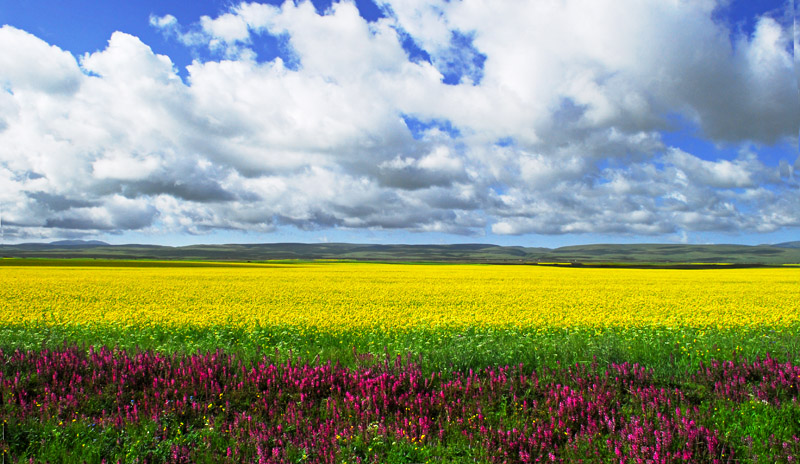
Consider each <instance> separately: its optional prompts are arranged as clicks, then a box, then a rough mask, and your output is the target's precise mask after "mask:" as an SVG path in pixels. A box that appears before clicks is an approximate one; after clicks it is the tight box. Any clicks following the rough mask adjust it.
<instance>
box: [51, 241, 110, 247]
mask: <svg viewBox="0 0 800 464" xmlns="http://www.w3.org/2000/svg"><path fill="white" fill-rule="evenodd" d="M49 245H55V246H108V243H106V242H101V241H100V240H57V241H55V242H50V243H49Z"/></svg>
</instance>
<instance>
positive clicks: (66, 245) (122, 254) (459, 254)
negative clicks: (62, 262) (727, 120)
mask: <svg viewBox="0 0 800 464" xmlns="http://www.w3.org/2000/svg"><path fill="white" fill-rule="evenodd" d="M787 243H789V244H791V243H794V242H787ZM798 243H800V242H798ZM0 256H3V257H7V258H12V257H13V258H84V259H86V258H88V259H134V260H136V259H139V260H141V259H151V260H196V261H273V260H300V261H309V260H345V261H364V262H370V261H385V262H443V263H446V262H464V263H502V264H537V263H550V262H553V263H573V264H578V263H581V264H594V265H597V264H604V263H605V264H609V263H633V264H637V263H638V264H647V263H651V264H652V263H667V264H669V263H672V264H676V263H700V264H703V263H705V264H711V263H730V264H747V265H782V264H798V263H800V247H794V246H777V245H722V244H720V245H683V244H657V243H639V244H602V243H598V244H590V245H573V246H565V247H559V248H544V247H524V246H501V245H494V244H484V243H464V244H448V245H436V244H421V245H402V244H363V243H290V242H286V243H246V244H224V245H209V244H198V245H187V246H177V247H174V246H164V245H143V244H127V245H110V244H107V243H105V242H99V241H74V240H69V241H57V242H52V243H22V244H16V245H0Z"/></svg>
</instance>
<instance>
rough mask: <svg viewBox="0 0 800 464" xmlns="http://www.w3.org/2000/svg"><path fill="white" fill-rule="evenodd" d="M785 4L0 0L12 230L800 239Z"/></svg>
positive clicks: (445, 238) (164, 237) (121, 235)
mask: <svg viewBox="0 0 800 464" xmlns="http://www.w3.org/2000/svg"><path fill="white" fill-rule="evenodd" d="M792 9H793V4H792V3H791V2H784V1H774V0H771V1H759V2H752V1H742V0H731V1H724V2H723V1H719V2H715V1H712V0H698V1H694V2H663V1H660V0H652V1H639V0H591V1H590V0H565V1H563V2H549V1H533V0H532V1H528V2H516V1H509V2H502V1H501V2H480V1H476V0H462V1H444V0H439V1H411V0H406V1H391V0H376V1H372V0H358V1H356V2H349V1H347V2H338V1H320V2H316V1H315V2H313V3H308V2H304V1H297V2H291V1H290V2H286V3H283V2H252V3H250V2H238V1H230V0H225V1H222V0H209V1H202V2H184V1H180V2H179V1H159V2H149V1H138V2H130V1H113V0H112V1H104V2H80V1H55V0H51V1H29V0H18V1H13V2H12V1H7V0H0V25H2V28H1V29H0V91H1V92H0V204H1V205H2V224H3V240H4V241H5V242H6V243H15V242H22V241H47V240H53V239H58V238H86V239H101V240H106V241H108V242H111V243H128V242H143V243H162V244H169V245H181V244H192V243H212V242H213V243H226V242H279V241H301V242H316V241H347V242H378V243H463V242H489V243H498V244H509V245H511V244H514V245H525V246H550V247H555V246H563V245H571V244H582V243H598V242H603V243H631V242H688V243H709V242H714V243H744V244H760V243H775V242H781V241H789V240H800V158H799V157H798V149H797V143H798V140H797V138H798V127H800V96H799V94H798V89H797V77H796V75H795V73H794V69H793V62H794V57H793V46H792V45H793V44H792V37H793V36H792V34H793V30H792V13H793V11H792Z"/></svg>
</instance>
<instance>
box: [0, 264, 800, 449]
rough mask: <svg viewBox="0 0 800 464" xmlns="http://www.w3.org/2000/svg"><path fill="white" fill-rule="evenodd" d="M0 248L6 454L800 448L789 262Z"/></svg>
mask: <svg viewBox="0 0 800 464" xmlns="http://www.w3.org/2000/svg"><path fill="white" fill-rule="evenodd" d="M2 264H3V265H2V266H0V281H1V282H2V284H3V285H2V286H0V301H2V302H3V306H2V308H0V350H2V351H0V400H1V401H0V402H1V403H2V406H0V407H2V409H0V412H2V417H3V430H4V438H3V441H2V446H3V448H2V451H3V459H4V460H8V461H9V462H118V461H119V462H151V463H155V462H199V461H205V462H326V463H342V462H348V463H349V462H396V463H415V462H482V463H483V462H537V460H539V461H540V462H576V461H577V460H579V459H583V460H584V462H638V461H637V459H642V460H645V461H642V462H648V461H646V460H649V462H665V463H667V462H796V460H797V459H798V458H800V438H798V435H800V403H799V402H798V401H799V400H798V398H800V330H798V329H800V270H798V269H797V268H790V267H784V268H758V269H725V268H721V269H703V270H676V269H624V268H619V269H617V268H612V269H593V268H575V267H544V266H510V265H506V266H498V265H455V264H447V265H431V264H428V265H425V264H374V263H369V264H367V263H283V264H282V263H267V264H254V263H242V264H230V263H225V264H211V263H154V262H123V261H118V262H114V261H108V262H105V261H98V262H93V263H91V264H92V265H91V266H89V265H85V264H87V263H75V262H70V261H63V262H39V263H38V264H43V265H37V266H31V265H30V264H36V263H32V262H27V261H26V262H22V261H15V260H4V262H3V263H2ZM16 264H25V265H16Z"/></svg>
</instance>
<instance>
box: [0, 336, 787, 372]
mask: <svg viewBox="0 0 800 464" xmlns="http://www.w3.org/2000/svg"><path fill="white" fill-rule="evenodd" d="M64 343H67V344H77V345H83V346H87V347H88V346H91V345H95V346H100V345H106V346H117V347H119V348H121V349H125V350H133V351H136V350H154V351H159V352H165V353H194V352H197V351H200V352H206V351H215V350H217V349H222V350H224V351H227V352H231V353H235V354H236V355H237V356H239V357H242V358H244V359H256V358H260V357H262V356H264V355H268V356H273V357H275V358H278V359H276V360H279V358H284V357H287V356H292V357H297V356H299V357H302V358H303V359H307V360H313V359H316V358H319V359H320V360H322V361H327V360H332V361H339V362H341V363H342V364H344V365H349V366H354V365H355V364H356V362H357V358H356V357H354V356H353V354H354V353H357V354H360V355H366V354H372V355H376V356H384V355H385V354H387V353H388V354H389V355H392V356H394V355H397V354H402V355H406V354H411V355H412V356H415V357H421V358H422V359H424V365H425V367H426V369H428V370H429V371H430V372H432V371H442V370H444V371H450V370H459V371H466V370H468V369H480V368H483V367H486V366H491V365H516V364H520V363H522V364H524V365H525V366H528V367H530V368H531V369H534V368H539V367H555V366H558V365H567V364H575V363H591V362H597V363H598V364H599V365H609V364H611V363H623V362H626V361H627V362H632V363H639V364H642V365H646V366H648V367H650V368H652V369H653V370H654V371H655V374H656V375H657V376H669V375H672V374H673V373H674V372H675V370H676V369H679V370H691V369H696V368H697V367H698V366H699V365H700V362H707V361H709V360H711V359H718V360H719V359H732V358H734V357H736V356H744V357H745V358H755V357H756V356H761V357H763V356H765V355H766V354H767V353H769V354H771V355H772V356H774V357H776V358H778V359H781V360H787V361H792V362H795V363H797V362H800V327H793V326H790V327H785V328H783V329H782V330H775V329H772V328H769V327H760V328H739V329H708V328H691V327H681V328H654V327H648V328H637V327H630V328H609V329H596V328H588V327H587V328H579V327H577V328H569V329H548V330H540V331H536V330H524V329H517V328H511V327H508V328H503V327H488V328H467V329H453V330H433V329H415V330H409V331H395V332H392V331H389V332H387V331H384V330H381V329H380V328H375V329H359V330H350V331H343V332H337V333H331V332H326V331H322V330H319V331H317V330H311V329H308V328H304V327H297V326H292V325H287V326H269V327H254V328H252V329H244V328H235V327H228V326H219V327H204V328H202V327H191V326H189V327H169V328H167V327H159V326H156V327H148V326H145V327H137V328H131V329H126V328H120V327H117V326H114V325H102V324H80V323H76V324H73V325H68V326H67V325H55V326H42V325H26V326H0V349H3V350H6V351H8V350H11V351H13V350H15V349H22V350H37V349H41V348H43V347H49V348H58V347H61V346H62V345H63V344H64Z"/></svg>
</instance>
